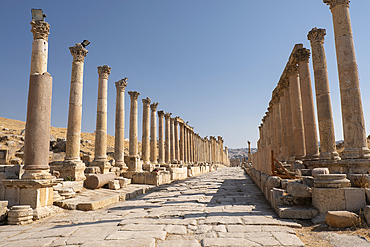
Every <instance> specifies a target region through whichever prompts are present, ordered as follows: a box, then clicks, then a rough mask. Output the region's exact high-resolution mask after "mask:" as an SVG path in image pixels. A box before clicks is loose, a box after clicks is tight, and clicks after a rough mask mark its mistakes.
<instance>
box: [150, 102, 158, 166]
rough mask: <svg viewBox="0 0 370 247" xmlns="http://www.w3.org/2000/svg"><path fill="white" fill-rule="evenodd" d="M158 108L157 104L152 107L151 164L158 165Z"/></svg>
mask: <svg viewBox="0 0 370 247" xmlns="http://www.w3.org/2000/svg"><path fill="white" fill-rule="evenodd" d="M157 107H158V103H157V102H155V103H153V104H151V105H150V109H151V118H150V139H151V141H150V162H151V163H152V164H157Z"/></svg>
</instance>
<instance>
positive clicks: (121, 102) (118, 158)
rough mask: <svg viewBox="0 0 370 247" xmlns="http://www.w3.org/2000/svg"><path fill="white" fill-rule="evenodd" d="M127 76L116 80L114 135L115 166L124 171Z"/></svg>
mask: <svg viewBox="0 0 370 247" xmlns="http://www.w3.org/2000/svg"><path fill="white" fill-rule="evenodd" d="M126 86H127V78H124V79H121V80H119V81H117V82H116V89H117V97H116V126H115V127H116V130H115V135H114V160H115V166H116V167H119V168H120V169H121V171H122V172H125V171H127V169H128V167H127V165H126V163H125V152H124V151H125V88H126Z"/></svg>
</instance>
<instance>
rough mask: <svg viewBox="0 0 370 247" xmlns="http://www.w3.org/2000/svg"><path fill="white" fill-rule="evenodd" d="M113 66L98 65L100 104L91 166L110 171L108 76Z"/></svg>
mask: <svg viewBox="0 0 370 247" xmlns="http://www.w3.org/2000/svg"><path fill="white" fill-rule="evenodd" d="M110 72H111V68H110V67H108V65H103V66H99V67H98V73H99V85H98V106H97V114H96V131H95V157H94V160H93V162H91V163H90V165H89V166H98V167H100V171H101V172H102V173H103V174H104V173H108V172H109V169H110V168H111V165H110V163H109V162H108V160H107V97H108V95H107V94H108V77H109V74H110Z"/></svg>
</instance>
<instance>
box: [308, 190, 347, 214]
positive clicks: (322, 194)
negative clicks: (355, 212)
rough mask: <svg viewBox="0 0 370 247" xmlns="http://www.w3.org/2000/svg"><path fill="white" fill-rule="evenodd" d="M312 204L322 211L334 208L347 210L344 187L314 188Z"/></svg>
mask: <svg viewBox="0 0 370 247" xmlns="http://www.w3.org/2000/svg"><path fill="white" fill-rule="evenodd" d="M312 205H313V206H314V207H315V208H317V209H318V210H319V211H320V213H326V212H328V211H334V210H337V211H341V210H346V200H345V193H344V189H340V188H312Z"/></svg>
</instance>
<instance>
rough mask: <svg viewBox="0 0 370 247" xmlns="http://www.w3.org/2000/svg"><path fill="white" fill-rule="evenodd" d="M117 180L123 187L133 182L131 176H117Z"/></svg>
mask: <svg viewBox="0 0 370 247" xmlns="http://www.w3.org/2000/svg"><path fill="white" fill-rule="evenodd" d="M115 180H118V181H119V184H120V186H121V188H125V187H126V186H127V185H129V184H131V179H129V178H123V177H118V178H115Z"/></svg>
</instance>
